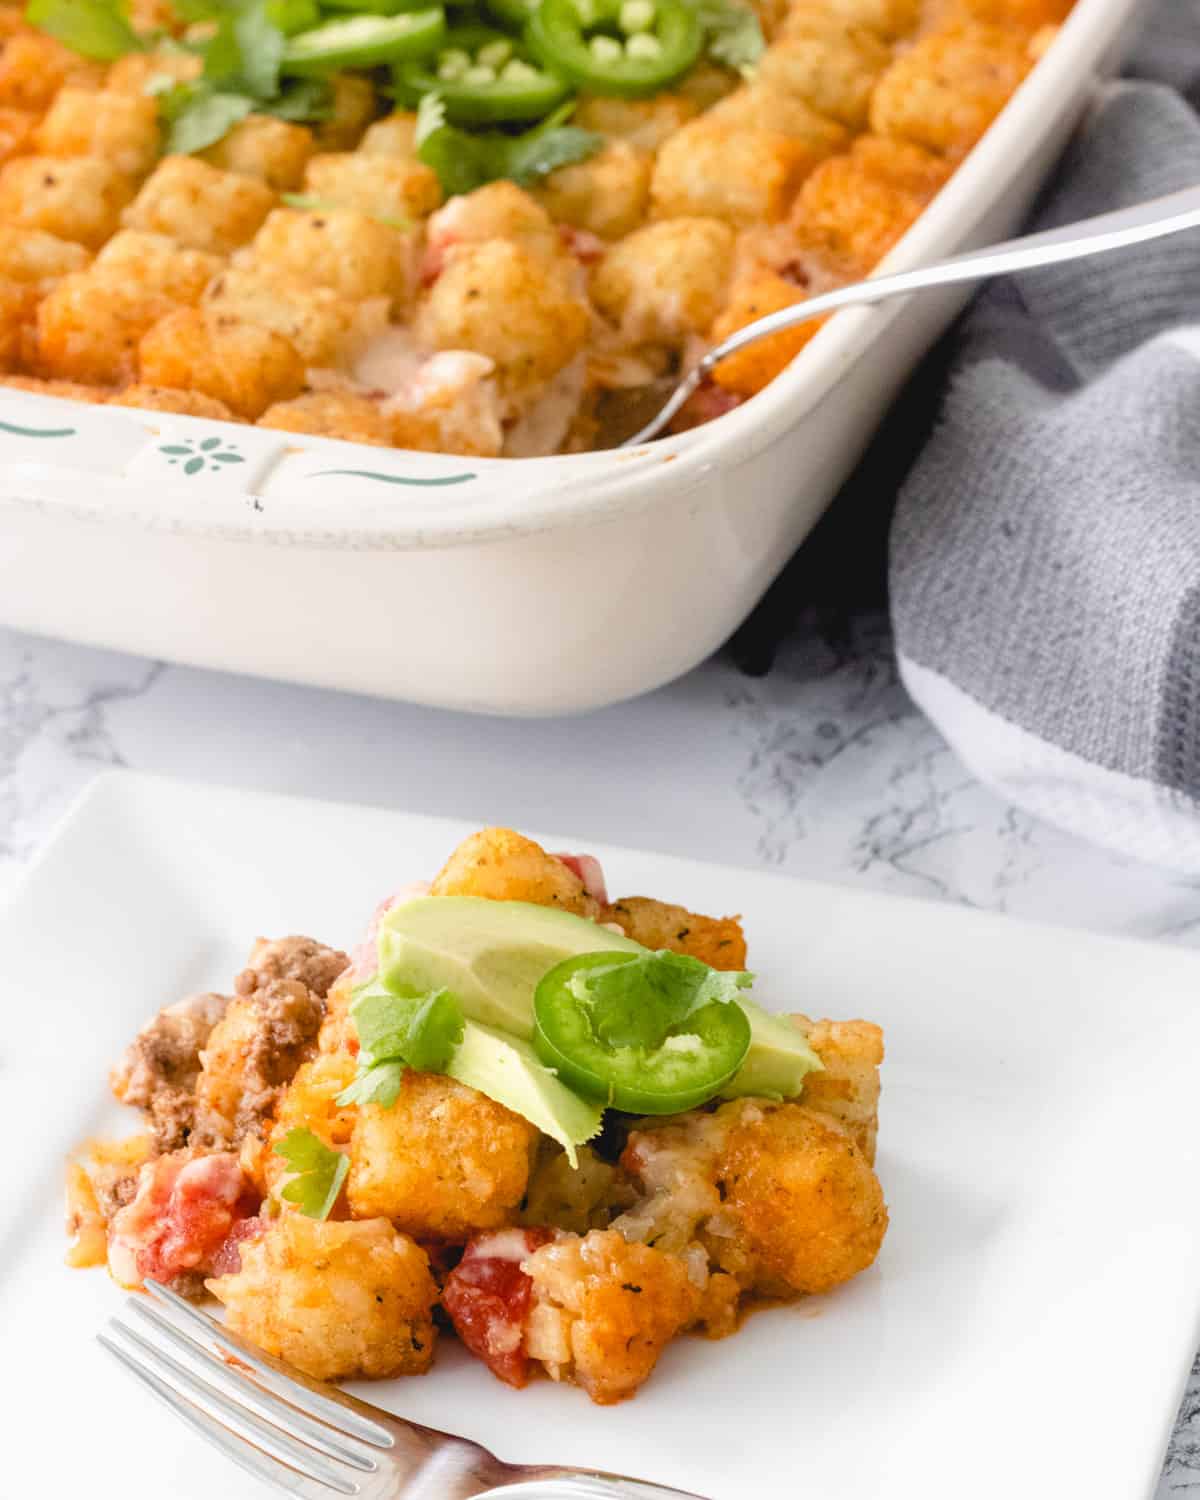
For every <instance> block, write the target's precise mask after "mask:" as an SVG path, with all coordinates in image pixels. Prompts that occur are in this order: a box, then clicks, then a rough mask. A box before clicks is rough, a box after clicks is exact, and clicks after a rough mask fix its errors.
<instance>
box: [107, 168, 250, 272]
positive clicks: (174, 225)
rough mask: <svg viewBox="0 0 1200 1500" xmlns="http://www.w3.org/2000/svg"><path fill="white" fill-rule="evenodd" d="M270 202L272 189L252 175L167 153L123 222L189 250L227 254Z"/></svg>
mask: <svg viewBox="0 0 1200 1500" xmlns="http://www.w3.org/2000/svg"><path fill="white" fill-rule="evenodd" d="M274 204H275V194H274V193H273V192H272V191H271V190H270V188H268V187H267V186H266V185H265V184H264V183H261V182H257V181H255V180H254V178H252V177H243V176H241V175H239V174H238V173H237V172H223V171H221V170H220V168H219V167H212V166H209V164H208V162H205V161H198V160H197V159H196V158H195V157H194V156H168V157H167V158H166V159H165V160H164V161H162V162H160V163H159V165H158V166H157V167H156V168H155V169H154V171H153V172H152V173H151V175H150V176H149V177H148V178H147V179H146V182H145V183H144V184H143V186H142V189H141V191H140V192H139V193H138V195H137V197H136V198H135V199H134V201H133V202H132V203H131V204H130V205H129V208H128V209H127V210H126V213H125V217H124V222H125V226H126V228H128V229H144V230H148V231H150V232H151V233H154V234H165V235H169V236H170V237H171V238H172V239H176V240H178V241H179V242H180V244H182V245H188V246H190V247H191V248H192V249H193V250H207V251H208V252H209V253H210V254H212V255H228V254H229V252H230V251H231V250H235V249H236V248H237V247H238V246H239V245H244V244H245V243H246V241H247V240H248V239H250V238H251V237H252V236H253V235H254V233H255V231H256V230H257V229H258V227H259V225H260V224H261V223H262V222H263V220H264V219H265V218H266V217H267V215H268V214H269V213H270V211H271V209H272V208H273V207H274Z"/></svg>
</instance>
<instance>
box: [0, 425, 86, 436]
mask: <svg viewBox="0 0 1200 1500" xmlns="http://www.w3.org/2000/svg"><path fill="white" fill-rule="evenodd" d="M0 432H11V433H13V434H14V435H15V436H16V437H37V438H68V437H78V435H79V429H78V428H76V427H18V426H17V424H16V423H15V422H0Z"/></svg>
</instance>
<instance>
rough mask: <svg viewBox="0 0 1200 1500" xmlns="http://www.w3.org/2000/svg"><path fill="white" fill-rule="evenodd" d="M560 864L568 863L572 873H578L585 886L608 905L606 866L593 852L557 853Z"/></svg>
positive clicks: (589, 892)
mask: <svg viewBox="0 0 1200 1500" xmlns="http://www.w3.org/2000/svg"><path fill="white" fill-rule="evenodd" d="M554 858H555V859H556V860H558V862H559V863H560V864H563V865H566V867H567V869H568V870H570V871H571V873H572V875H578V876H579V878H580V880H582V881H583V888H584V890H585V891H586V892H587V893H588V895H589V896H591V897H592V899H593V900H594V901H599V902H600V904H601V906H607V905H608V887H607V885H606V884H605V882H604V866H603V865H602V864H601V863H600V861H599V860H598V859H596V858H595V856H594V855H591V854H556V855H555V856H554Z"/></svg>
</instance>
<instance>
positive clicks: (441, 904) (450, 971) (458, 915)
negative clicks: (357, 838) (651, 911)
mask: <svg viewBox="0 0 1200 1500" xmlns="http://www.w3.org/2000/svg"><path fill="white" fill-rule="evenodd" d="M605 951H612V952H614V953H641V952H644V951H645V950H644V949H643V948H642V947H641V945H640V944H638V943H635V942H634V941H633V940H632V939H631V938H627V937H625V936H624V935H623V934H622V933H619V932H612V931H610V929H609V928H607V927H601V926H600V924H599V923H598V922H590V921H588V919H587V918H586V917H576V916H573V915H572V914H571V913H570V912H565V911H558V910H557V909H556V908H555V907H552V906H535V905H533V904H532V903H531V902H528V901H489V900H487V899H486V898H484V897H482V896H421V897H419V898H418V899H417V900H415V901H406V902H405V903H404V904H403V905H402V906H394V907H393V908H392V909H391V911H389V912H388V913H387V914H386V915H385V916H384V918H383V921H382V922H381V923H380V927H379V973H380V977H381V978H382V979H383V981H384V983H385V984H387V985H389V986H391V987H392V988H393V989H396V990H398V991H400V992H403V993H415V994H424V993H425V992H426V991H428V990H437V989H447V990H449V991H450V993H451V994H452V995H453V996H454V998H455V999H456V1000H457V1001H458V1003H459V1004H460V1005H461V1006H462V1008H463V1011H464V1013H465V1014H466V1015H467V1016H469V1017H470V1018H471V1019H472V1020H474V1021H481V1022H483V1024H484V1025H485V1026H498V1027H499V1028H500V1029H501V1030H502V1031H508V1032H512V1033H513V1035H514V1036H518V1037H523V1038H525V1039H526V1040H528V1039H529V1038H530V1037H531V1036H532V1035H533V992H534V990H535V989H536V988H537V983H538V980H539V979H541V977H542V975H543V974H547V973H549V971H550V970H551V969H552V968H553V967H554V965H555V964H558V963H562V961H563V960H564V959H566V958H574V957H575V956H576V955H577V954H580V953H600V952H605ZM482 1092H483V1093H487V1090H486V1089H483V1090H482ZM547 1133H549V1132H547ZM585 1139H586V1137H585Z"/></svg>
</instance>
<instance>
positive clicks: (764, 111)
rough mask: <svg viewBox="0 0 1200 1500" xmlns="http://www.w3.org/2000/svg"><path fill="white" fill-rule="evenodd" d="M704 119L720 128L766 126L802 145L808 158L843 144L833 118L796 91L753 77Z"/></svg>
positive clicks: (842, 134)
mask: <svg viewBox="0 0 1200 1500" xmlns="http://www.w3.org/2000/svg"><path fill="white" fill-rule="evenodd" d="M704 123H705V124H706V125H709V126H714V127H715V126H719V127H720V128H721V129H723V130H769V131H773V132H774V133H775V134H776V135H786V136H787V137H788V138H789V140H791V141H794V142H795V143H796V144H797V145H799V146H802V147H803V148H804V150H805V152H806V154H807V157H808V159H809V160H810V162H817V161H821V160H822V159H823V158H824V157H826V156H829V155H831V154H832V153H833V152H834V151H840V150H841V149H842V148H843V147H844V146H845V144H846V131H845V129H844V127H843V126H841V125H839V124H838V123H837V121H836V120H831V119H829V118H828V117H827V116H825V115H822V114H818V113H817V111H816V110H815V109H814V108H813V106H812V105H811V104H809V103H807V102H806V101H805V100H804V99H803V98H802V97H801V96H800V95H799V94H798V93H795V92H791V93H789V92H788V91H786V90H785V89H784V88H782V87H780V85H779V83H778V82H769V81H768V80H767V79H765V78H760V79H756V81H755V82H754V83H751V84H749V85H748V86H747V87H746V88H744V89H738V91H737V93H736V94H730V95H729V97H728V98H727V99H722V100H721V102H720V104H718V105H716V106H714V108H712V109H710V110H709V112H708V113H707V114H706V115H705V116H704Z"/></svg>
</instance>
